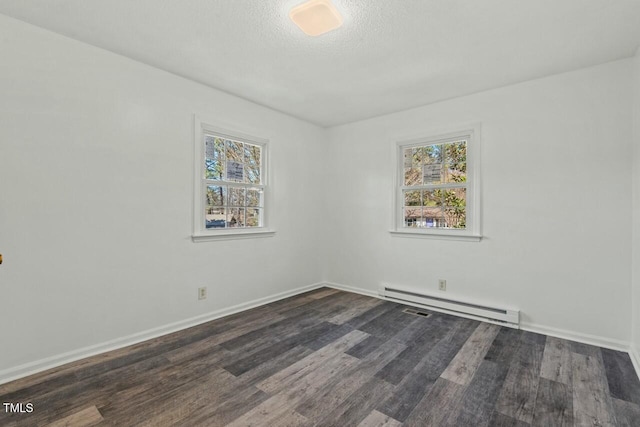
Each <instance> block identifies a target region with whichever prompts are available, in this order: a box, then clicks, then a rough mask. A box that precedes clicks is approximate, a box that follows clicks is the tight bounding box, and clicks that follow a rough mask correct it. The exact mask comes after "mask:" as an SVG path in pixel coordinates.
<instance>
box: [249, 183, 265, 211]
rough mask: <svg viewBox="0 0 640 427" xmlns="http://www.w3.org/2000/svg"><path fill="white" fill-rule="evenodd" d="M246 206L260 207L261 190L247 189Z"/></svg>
mask: <svg viewBox="0 0 640 427" xmlns="http://www.w3.org/2000/svg"><path fill="white" fill-rule="evenodd" d="M247 206H250V207H261V206H262V190H259V189H255V188H248V189H247Z"/></svg>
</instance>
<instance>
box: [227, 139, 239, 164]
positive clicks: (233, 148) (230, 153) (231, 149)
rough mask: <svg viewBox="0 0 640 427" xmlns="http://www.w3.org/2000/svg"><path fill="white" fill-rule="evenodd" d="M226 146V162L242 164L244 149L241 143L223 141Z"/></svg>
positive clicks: (228, 140)
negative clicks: (231, 161)
mask: <svg viewBox="0 0 640 427" xmlns="http://www.w3.org/2000/svg"><path fill="white" fill-rule="evenodd" d="M225 143H226V144H227V160H233V161H235V162H239V163H244V147H243V144H242V142H238V141H232V140H230V139H227V140H225Z"/></svg>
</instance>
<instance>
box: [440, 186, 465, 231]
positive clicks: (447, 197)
mask: <svg viewBox="0 0 640 427" xmlns="http://www.w3.org/2000/svg"><path fill="white" fill-rule="evenodd" d="M444 203H445V205H446V207H445V210H444V214H445V219H446V222H447V227H449V228H465V227H466V216H467V212H466V208H467V189H466V188H450V189H448V190H446V191H445V192H444Z"/></svg>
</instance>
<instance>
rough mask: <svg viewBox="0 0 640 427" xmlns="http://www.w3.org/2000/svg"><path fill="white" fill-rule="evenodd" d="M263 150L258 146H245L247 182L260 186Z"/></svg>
mask: <svg viewBox="0 0 640 427" xmlns="http://www.w3.org/2000/svg"><path fill="white" fill-rule="evenodd" d="M261 150H262V149H261V148H260V147H259V146H257V145H251V144H244V163H245V164H244V169H245V170H244V174H245V177H244V178H245V182H249V183H252V184H260V160H261V159H260V156H261V155H262V152H261Z"/></svg>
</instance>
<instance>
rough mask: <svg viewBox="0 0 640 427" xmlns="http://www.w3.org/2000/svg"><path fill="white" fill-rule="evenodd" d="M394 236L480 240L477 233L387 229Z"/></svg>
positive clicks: (467, 240)
mask: <svg viewBox="0 0 640 427" xmlns="http://www.w3.org/2000/svg"><path fill="white" fill-rule="evenodd" d="M389 233H391V235H392V236H394V237H411V238H418V239H423V238H426V239H440V240H458V241H465V242H479V241H481V240H482V236H481V235H478V234H454V233H455V232H453V233H442V232H440V233H438V232H425V231H410V230H406V231H405V230H389Z"/></svg>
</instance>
